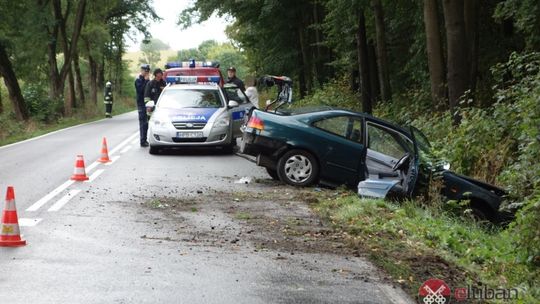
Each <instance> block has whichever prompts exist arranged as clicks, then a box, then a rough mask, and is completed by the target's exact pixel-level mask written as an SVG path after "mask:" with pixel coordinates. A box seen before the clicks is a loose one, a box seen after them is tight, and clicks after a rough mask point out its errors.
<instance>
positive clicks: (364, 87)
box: [356, 10, 372, 114]
mask: <svg viewBox="0 0 540 304" xmlns="http://www.w3.org/2000/svg"><path fill="white" fill-rule="evenodd" d="M356 44H357V52H358V69H359V71H360V90H361V94H362V111H363V112H365V113H369V114H371V112H372V109H371V90H370V83H369V65H368V55H367V53H368V51H367V41H366V17H365V16H364V11H363V10H360V11H359V12H358V32H357V33H356Z"/></svg>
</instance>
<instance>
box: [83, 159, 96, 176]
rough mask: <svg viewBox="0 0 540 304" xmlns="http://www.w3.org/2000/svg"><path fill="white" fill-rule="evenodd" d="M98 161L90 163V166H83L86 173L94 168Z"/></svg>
mask: <svg viewBox="0 0 540 304" xmlns="http://www.w3.org/2000/svg"><path fill="white" fill-rule="evenodd" d="M98 165H99V163H98V162H97V161H95V162H93V163H91V164H90V166H88V167H86V168H85V171H86V173H89V172H90V171H92V170H94V168H95V167H97V166H98Z"/></svg>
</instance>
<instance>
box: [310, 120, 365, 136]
mask: <svg viewBox="0 0 540 304" xmlns="http://www.w3.org/2000/svg"><path fill="white" fill-rule="evenodd" d="M313 126H315V127H316V128H319V129H321V130H324V131H326V132H330V133H332V134H335V135H339V136H341V137H344V138H346V139H348V140H351V141H354V142H356V143H362V120H360V119H356V118H353V117H350V116H336V117H331V118H326V119H323V120H319V121H317V122H315V123H314V124H313Z"/></svg>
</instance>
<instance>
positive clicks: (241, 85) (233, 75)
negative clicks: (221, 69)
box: [227, 67, 246, 91]
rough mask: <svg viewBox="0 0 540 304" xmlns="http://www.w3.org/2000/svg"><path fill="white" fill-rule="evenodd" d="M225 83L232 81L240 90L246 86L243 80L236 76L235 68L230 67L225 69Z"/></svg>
mask: <svg viewBox="0 0 540 304" xmlns="http://www.w3.org/2000/svg"><path fill="white" fill-rule="evenodd" d="M227 76H228V78H227V83H233V84H235V85H236V86H237V87H238V88H240V90H242V91H245V90H246V87H245V86H244V82H242V80H240V78H238V77H236V68H235V67H230V68H228V69H227Z"/></svg>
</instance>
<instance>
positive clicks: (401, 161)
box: [392, 153, 411, 171]
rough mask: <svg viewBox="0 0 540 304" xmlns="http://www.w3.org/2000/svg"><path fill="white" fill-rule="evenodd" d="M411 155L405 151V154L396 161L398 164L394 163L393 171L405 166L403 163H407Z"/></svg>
mask: <svg viewBox="0 0 540 304" xmlns="http://www.w3.org/2000/svg"><path fill="white" fill-rule="evenodd" d="M410 157H411V155H410V154H409V153H405V155H403V156H402V157H401V158H400V159H399V160H398V161H397V162H396V164H395V165H394V167H392V170H393V171H397V170H399V169H400V168H401V167H403V165H405V163H407V161H408V160H409V158H410Z"/></svg>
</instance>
